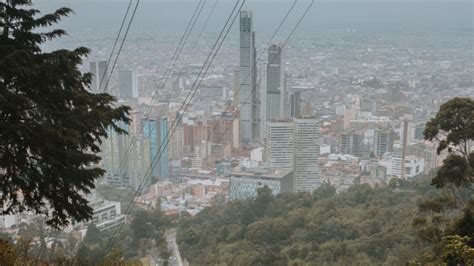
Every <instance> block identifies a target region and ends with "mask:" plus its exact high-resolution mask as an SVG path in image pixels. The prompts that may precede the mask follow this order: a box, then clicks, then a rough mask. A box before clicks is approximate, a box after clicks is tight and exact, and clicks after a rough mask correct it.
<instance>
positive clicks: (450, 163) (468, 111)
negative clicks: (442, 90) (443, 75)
mask: <svg viewBox="0 0 474 266" xmlns="http://www.w3.org/2000/svg"><path fill="white" fill-rule="evenodd" d="M424 137H425V139H426V140H430V141H437V142H438V148H437V151H438V154H439V153H441V152H442V151H443V150H446V149H447V150H448V152H449V153H450V155H449V156H448V157H447V158H446V159H445V160H444V162H443V165H442V166H441V168H440V169H439V171H438V174H437V175H436V177H435V178H434V179H433V185H435V186H436V187H438V188H443V187H448V186H454V187H456V188H469V187H471V186H472V184H473V183H474V152H472V151H471V147H470V144H471V142H472V141H474V100H473V99H470V98H454V99H451V100H449V101H448V102H446V103H444V104H442V105H441V107H440V109H439V112H438V113H437V114H436V117H434V118H433V119H431V120H430V121H429V122H428V123H426V127H425V131H424Z"/></svg>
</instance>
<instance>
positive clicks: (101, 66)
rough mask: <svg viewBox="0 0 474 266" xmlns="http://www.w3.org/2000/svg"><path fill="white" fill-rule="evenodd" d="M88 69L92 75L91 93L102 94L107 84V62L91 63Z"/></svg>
mask: <svg viewBox="0 0 474 266" xmlns="http://www.w3.org/2000/svg"><path fill="white" fill-rule="evenodd" d="M89 67H90V69H89V71H90V73H91V74H92V80H91V85H90V90H91V92H93V93H100V92H103V91H104V90H105V86H106V84H107V79H108V75H107V72H106V68H107V61H92V62H90V64H89ZM101 81H102V83H101ZM99 87H100V88H99Z"/></svg>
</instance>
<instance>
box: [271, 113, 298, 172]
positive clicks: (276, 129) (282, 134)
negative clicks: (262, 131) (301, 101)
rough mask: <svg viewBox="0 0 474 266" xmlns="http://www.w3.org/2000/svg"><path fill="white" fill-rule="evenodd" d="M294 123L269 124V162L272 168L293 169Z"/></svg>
mask: <svg viewBox="0 0 474 266" xmlns="http://www.w3.org/2000/svg"><path fill="white" fill-rule="evenodd" d="M294 127H295V126H294V122H293V121H282V122H268V123H267V161H268V165H269V166H270V168H278V169H293V166H294V165H293V159H294V152H293V150H294V141H293V140H294Z"/></svg>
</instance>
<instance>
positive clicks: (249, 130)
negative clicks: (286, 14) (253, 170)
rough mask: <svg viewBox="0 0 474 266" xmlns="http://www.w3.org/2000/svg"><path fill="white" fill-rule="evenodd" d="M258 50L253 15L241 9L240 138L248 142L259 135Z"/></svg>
mask: <svg viewBox="0 0 474 266" xmlns="http://www.w3.org/2000/svg"><path fill="white" fill-rule="evenodd" d="M255 57H256V50H255V32H254V31H253V17H252V12H250V11H240V69H239V83H240V84H239V85H240V89H239V101H240V127H239V128H240V139H241V142H242V143H248V142H251V141H252V140H254V138H256V137H259V127H260V125H259V118H258V115H257V114H258V112H257V111H258V110H257V109H258V99H257V88H256V77H257V74H256V73H257V67H256V58H255Z"/></svg>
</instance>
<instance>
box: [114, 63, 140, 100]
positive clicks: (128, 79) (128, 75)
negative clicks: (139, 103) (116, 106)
mask: <svg viewBox="0 0 474 266" xmlns="http://www.w3.org/2000/svg"><path fill="white" fill-rule="evenodd" d="M118 97H119V98H120V99H123V100H128V99H131V98H137V97H138V78H137V73H136V72H135V71H134V70H120V71H119V95H118Z"/></svg>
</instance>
